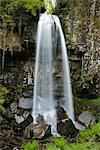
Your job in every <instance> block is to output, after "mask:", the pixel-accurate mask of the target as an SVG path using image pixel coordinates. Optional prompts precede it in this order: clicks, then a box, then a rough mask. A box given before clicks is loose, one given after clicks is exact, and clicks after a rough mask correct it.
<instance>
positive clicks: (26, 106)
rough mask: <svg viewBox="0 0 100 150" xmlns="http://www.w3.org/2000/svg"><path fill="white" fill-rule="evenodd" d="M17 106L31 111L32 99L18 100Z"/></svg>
mask: <svg viewBox="0 0 100 150" xmlns="http://www.w3.org/2000/svg"><path fill="white" fill-rule="evenodd" d="M18 106H19V107H20V108H23V109H31V108H32V99H30V98H24V97H22V98H20V99H19V104H18Z"/></svg>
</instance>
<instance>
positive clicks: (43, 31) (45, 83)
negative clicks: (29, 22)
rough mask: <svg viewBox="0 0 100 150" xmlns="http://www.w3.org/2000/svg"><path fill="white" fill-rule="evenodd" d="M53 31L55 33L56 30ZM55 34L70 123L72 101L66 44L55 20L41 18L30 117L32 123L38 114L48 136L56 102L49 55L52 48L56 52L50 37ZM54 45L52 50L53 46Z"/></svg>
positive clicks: (50, 16)
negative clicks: (59, 52) (59, 47)
mask: <svg viewBox="0 0 100 150" xmlns="http://www.w3.org/2000/svg"><path fill="white" fill-rule="evenodd" d="M55 28H56V29H57V30H56V29H55ZM58 33H59V39H60V45H61V51H62V52H61V53H62V72H63V77H62V78H63V91H64V105H63V107H64V108H65V110H66V111H67V113H68V115H69V117H70V118H71V119H72V120H73V121H74V110H73V100H72V89H71V82H70V71H69V64H68V57H67V52H66V44H65V39H64V35H63V31H62V28H61V24H60V21H59V18H58V17H57V16H55V15H50V14H46V13H44V14H42V15H41V16H40V20H39V23H38V31H37V48H36V64H35V75H34V98H33V112H32V116H33V118H34V122H36V118H37V117H38V115H39V114H41V115H42V116H43V117H44V120H45V122H47V123H48V124H51V129H52V133H53V134H54V133H57V131H56V110H55V105H56V101H55V98H54V85H53V83H54V82H53V79H54V78H53V61H54V58H53V54H54V47H55V48H57V41H54V35H57V34H58ZM54 42H55V46H53V44H54Z"/></svg>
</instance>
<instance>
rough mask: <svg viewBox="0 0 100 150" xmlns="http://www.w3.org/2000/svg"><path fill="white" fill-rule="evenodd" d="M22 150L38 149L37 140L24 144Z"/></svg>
mask: <svg viewBox="0 0 100 150" xmlns="http://www.w3.org/2000/svg"><path fill="white" fill-rule="evenodd" d="M24 150H39V144H38V142H37V141H33V142H32V143H31V142H28V143H26V144H25V145H24Z"/></svg>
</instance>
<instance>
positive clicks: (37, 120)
mask: <svg viewBox="0 0 100 150" xmlns="http://www.w3.org/2000/svg"><path fill="white" fill-rule="evenodd" d="M36 122H37V123H44V122H45V120H44V118H43V116H42V115H41V114H38V116H37V118H36Z"/></svg>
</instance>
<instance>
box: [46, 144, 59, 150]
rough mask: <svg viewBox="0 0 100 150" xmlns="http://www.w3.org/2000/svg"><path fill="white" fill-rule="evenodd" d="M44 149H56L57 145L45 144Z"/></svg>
mask: <svg viewBox="0 0 100 150" xmlns="http://www.w3.org/2000/svg"><path fill="white" fill-rule="evenodd" d="M46 150H57V147H56V145H54V144H48V145H47V146H46Z"/></svg>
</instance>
